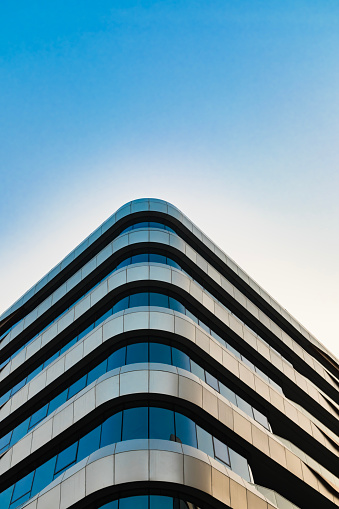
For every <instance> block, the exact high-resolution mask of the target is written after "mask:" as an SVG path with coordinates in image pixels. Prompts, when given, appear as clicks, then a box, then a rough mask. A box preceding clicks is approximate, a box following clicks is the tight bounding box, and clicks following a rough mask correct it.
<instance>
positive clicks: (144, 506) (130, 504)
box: [119, 495, 148, 509]
mask: <svg viewBox="0 0 339 509" xmlns="http://www.w3.org/2000/svg"><path fill="white" fill-rule="evenodd" d="M119 509H148V495H142V496H139V497H128V498H121V499H120V500H119Z"/></svg>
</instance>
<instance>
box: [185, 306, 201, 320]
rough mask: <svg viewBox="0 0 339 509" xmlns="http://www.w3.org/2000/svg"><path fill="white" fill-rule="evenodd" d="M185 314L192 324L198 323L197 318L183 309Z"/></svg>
mask: <svg viewBox="0 0 339 509" xmlns="http://www.w3.org/2000/svg"><path fill="white" fill-rule="evenodd" d="M185 314H186V316H188V318H190V319H191V320H193V322H195V323H198V321H199V320H198V318H197V317H196V316H195V315H194V314H193V313H191V312H190V311H189V310H188V309H186V308H185Z"/></svg>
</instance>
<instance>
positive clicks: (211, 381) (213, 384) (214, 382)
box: [205, 371, 219, 392]
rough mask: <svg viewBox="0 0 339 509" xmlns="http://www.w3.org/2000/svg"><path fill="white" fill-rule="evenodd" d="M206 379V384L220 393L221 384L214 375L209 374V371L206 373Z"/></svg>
mask: <svg viewBox="0 0 339 509" xmlns="http://www.w3.org/2000/svg"><path fill="white" fill-rule="evenodd" d="M205 378H206V383H207V384H208V385H210V386H211V387H213V389H215V390H216V391H218V392H219V382H218V380H217V379H216V378H215V377H214V376H213V375H211V374H210V373H208V372H207V371H206V372H205Z"/></svg>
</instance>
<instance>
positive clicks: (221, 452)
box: [213, 437, 230, 465]
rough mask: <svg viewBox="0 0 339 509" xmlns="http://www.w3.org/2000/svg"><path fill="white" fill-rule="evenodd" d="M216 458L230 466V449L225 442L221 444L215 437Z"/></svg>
mask: <svg viewBox="0 0 339 509" xmlns="http://www.w3.org/2000/svg"><path fill="white" fill-rule="evenodd" d="M213 442H214V452H215V457H216V458H218V459H219V460H220V461H222V462H223V463H225V464H226V465H230V456H229V453H228V447H227V445H226V444H224V443H223V442H220V440H218V439H217V438H215V437H213Z"/></svg>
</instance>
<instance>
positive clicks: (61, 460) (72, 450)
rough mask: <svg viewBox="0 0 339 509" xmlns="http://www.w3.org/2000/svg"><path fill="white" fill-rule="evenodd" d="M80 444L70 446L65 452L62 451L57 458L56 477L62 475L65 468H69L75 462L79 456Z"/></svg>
mask: <svg viewBox="0 0 339 509" xmlns="http://www.w3.org/2000/svg"><path fill="white" fill-rule="evenodd" d="M77 449H78V442H75V443H74V444H72V445H70V446H69V447H67V448H66V449H64V450H63V451H61V452H60V453H59V454H58V456H57V461H56V465H55V475H56V474H58V473H60V472H61V471H62V470H64V469H65V468H67V467H69V466H70V465H72V464H73V463H74V462H75V459H76V456H77Z"/></svg>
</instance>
